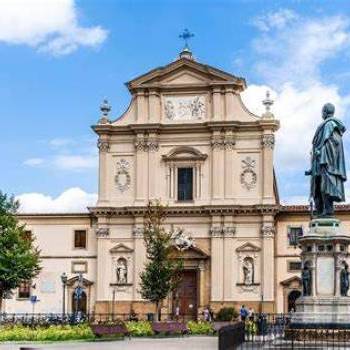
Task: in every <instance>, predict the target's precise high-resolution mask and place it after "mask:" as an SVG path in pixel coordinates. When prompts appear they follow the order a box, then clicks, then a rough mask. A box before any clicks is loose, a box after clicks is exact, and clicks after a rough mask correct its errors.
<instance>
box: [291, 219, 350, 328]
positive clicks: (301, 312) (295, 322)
mask: <svg viewBox="0 0 350 350" xmlns="http://www.w3.org/2000/svg"><path fill="white" fill-rule="evenodd" d="M309 227H310V229H309V231H308V232H307V233H306V234H305V235H304V236H303V237H302V238H300V240H299V244H300V246H301V249H302V253H301V259H302V266H303V269H306V270H308V272H307V273H306V275H308V276H310V277H311V281H310V284H309V285H307V284H305V285H304V282H303V296H302V297H301V298H300V299H299V300H298V301H297V302H296V312H295V313H294V314H293V316H292V327H293V328H298V326H300V328H307V327H318V326H319V327H322V326H324V327H326V328H329V327H332V328H333V327H334V328H337V327H338V326H339V327H341V328H344V327H345V328H350V297H348V296H344V295H341V281H340V274H341V270H342V269H343V268H344V263H345V262H346V259H347V254H348V247H349V244H350V236H349V235H347V234H345V233H344V232H343V230H342V228H341V223H340V221H339V220H337V219H335V218H318V219H313V220H311V222H310V225H309ZM305 286H306V288H305Z"/></svg>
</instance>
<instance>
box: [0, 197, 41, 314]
mask: <svg viewBox="0 0 350 350" xmlns="http://www.w3.org/2000/svg"><path fill="white" fill-rule="evenodd" d="M18 207H19V202H18V201H16V200H15V199H14V197H13V196H12V197H9V196H8V195H7V194H4V193H2V192H1V191H0V310H1V302H2V298H3V296H4V294H5V293H7V292H9V291H11V289H15V288H17V287H18V286H19V284H20V283H21V282H24V281H28V280H31V279H32V278H34V277H35V276H36V275H37V274H38V273H39V271H40V266H39V262H40V259H39V253H40V252H39V250H38V249H37V248H36V247H34V244H33V242H34V239H33V237H31V236H29V235H28V234H27V232H26V230H25V226H24V225H21V224H19V222H18V218H17V216H16V214H17V210H18Z"/></svg>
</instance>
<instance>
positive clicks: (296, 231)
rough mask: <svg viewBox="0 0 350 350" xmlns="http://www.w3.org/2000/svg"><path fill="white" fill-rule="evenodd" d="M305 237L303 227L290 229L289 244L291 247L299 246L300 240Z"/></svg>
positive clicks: (290, 227)
mask: <svg viewBox="0 0 350 350" xmlns="http://www.w3.org/2000/svg"><path fill="white" fill-rule="evenodd" d="M302 236H303V227H302V226H293V227H292V226H289V227H288V242H289V245H290V246H296V245H298V241H299V238H300V237H302Z"/></svg>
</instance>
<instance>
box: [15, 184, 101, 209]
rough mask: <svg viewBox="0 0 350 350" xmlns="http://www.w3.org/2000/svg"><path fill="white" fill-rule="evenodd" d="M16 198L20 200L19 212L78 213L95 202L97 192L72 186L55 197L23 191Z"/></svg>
mask: <svg viewBox="0 0 350 350" xmlns="http://www.w3.org/2000/svg"><path fill="white" fill-rule="evenodd" d="M16 199H18V200H19V202H20V208H19V212H20V213H67V212H71V213H72V212H75V213H79V212H86V211H87V207H88V206H94V205H95V204H96V201H97V194H95V193H87V192H85V191H83V190H82V189H81V188H79V187H73V188H69V189H67V190H66V191H64V192H63V193H62V194H60V195H59V196H58V197H56V198H53V197H51V196H48V195H45V194H42V193H23V194H21V195H19V196H17V197H16Z"/></svg>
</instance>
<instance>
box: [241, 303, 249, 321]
mask: <svg viewBox="0 0 350 350" xmlns="http://www.w3.org/2000/svg"><path fill="white" fill-rule="evenodd" d="M239 314H240V316H241V321H243V322H245V320H246V318H247V316H248V310H247V309H246V307H245V305H242V306H241V308H240V310H239Z"/></svg>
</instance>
